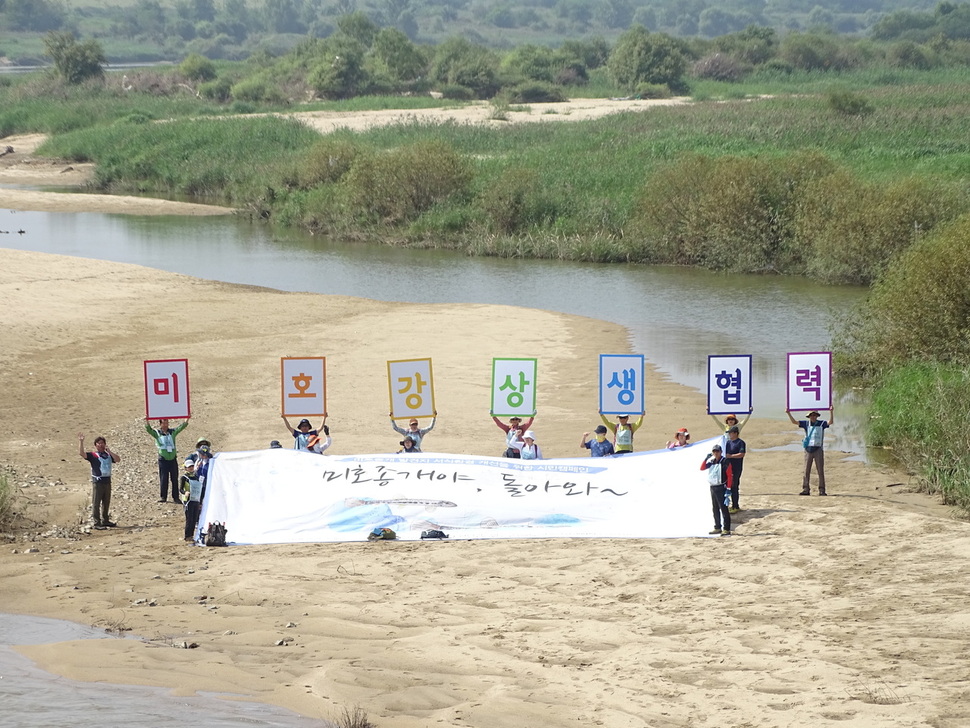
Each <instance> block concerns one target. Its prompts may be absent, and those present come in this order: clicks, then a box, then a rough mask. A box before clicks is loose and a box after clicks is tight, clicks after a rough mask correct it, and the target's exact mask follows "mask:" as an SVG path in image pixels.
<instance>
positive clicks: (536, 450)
mask: <svg viewBox="0 0 970 728" xmlns="http://www.w3.org/2000/svg"><path fill="white" fill-rule="evenodd" d="M518 432H519V433H520V437H521V439H516V440H513V441H512V442H511V445H512V447H514V448H515V449H516V450H518V451H519V452H520V453H521V457H522V459H523V460H542V448H540V447H539V446H538V445H537V444H536V433H534V432H533V431H532V430H526V431H525V432H522V430H518Z"/></svg>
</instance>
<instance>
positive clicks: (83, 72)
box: [44, 31, 108, 84]
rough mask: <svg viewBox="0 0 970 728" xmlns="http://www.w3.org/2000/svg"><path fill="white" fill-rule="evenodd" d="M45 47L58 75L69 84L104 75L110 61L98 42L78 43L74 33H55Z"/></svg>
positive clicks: (52, 33)
mask: <svg viewBox="0 0 970 728" xmlns="http://www.w3.org/2000/svg"><path fill="white" fill-rule="evenodd" d="M44 47H45V48H46V49H47V55H48V56H50V58H51V60H53V61H54V68H55V69H56V70H57V74H58V75H59V76H60V77H61V78H63V79H64V80H65V81H66V82H67V83H69V84H78V83H81V82H82V81H85V80H87V79H89V78H100V77H101V76H103V75H104V65H105V64H106V63H107V62H108V59H107V58H105V55H104V50H102V48H101V44H100V43H98V42H97V41H96V40H88V41H85V42H84V43H78V42H77V41H76V40H75V39H74V35H73V34H72V33H65V32H62V31H54V32H51V33H48V34H47V36H46V37H45V38H44Z"/></svg>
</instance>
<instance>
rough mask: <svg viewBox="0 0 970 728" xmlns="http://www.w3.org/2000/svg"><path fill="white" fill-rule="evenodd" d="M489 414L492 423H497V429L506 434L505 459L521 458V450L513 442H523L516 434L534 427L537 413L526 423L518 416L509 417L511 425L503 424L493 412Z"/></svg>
mask: <svg viewBox="0 0 970 728" xmlns="http://www.w3.org/2000/svg"><path fill="white" fill-rule="evenodd" d="M489 414H490V415H491V416H492V422H494V423H495V425H496V427H498V428H499V429H500V430H501V431H502V432H504V433H505V455H504V457H507V458H517V457H519V456H520V455H519V450H518V448H515V447H513V446H512V442H513V441H514V440H517V441H519V442H521V440H519V436H518V435H517V434H516V433H517V432H518V431H520V430H528V429H530V428H531V427H532V422H533V420H535V418H536V413H535V412H533V413H532V416H531V417H530V418H529V419H528V421H526V422H525V423H523V422H522V418H521V417H519V416H518V415H513V416H512V417H509V424H507V425H506V424H505V423H504V422H502V420H500V419H499V418H498V417H496V416H495V413H494V412H492V411H491V410H490V411H489Z"/></svg>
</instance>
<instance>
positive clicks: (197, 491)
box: [179, 458, 204, 543]
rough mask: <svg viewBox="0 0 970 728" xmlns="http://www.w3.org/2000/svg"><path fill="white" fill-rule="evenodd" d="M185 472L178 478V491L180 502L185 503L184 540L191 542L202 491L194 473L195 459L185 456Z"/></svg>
mask: <svg viewBox="0 0 970 728" xmlns="http://www.w3.org/2000/svg"><path fill="white" fill-rule="evenodd" d="M182 467H184V468H185V472H184V473H183V474H182V477H181V478H179V491H180V492H181V495H182V503H184V504H185V541H186V542H187V543H193V542H194V541H195V530H196V524H198V522H199V514H200V513H201V512H202V492H203V489H204V487H203V483H202V481H201V480H200V479H199V476H198V473H196V461H195V460H193V459H192V458H186V459H185V462H184V463H182Z"/></svg>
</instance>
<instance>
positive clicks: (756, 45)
mask: <svg viewBox="0 0 970 728" xmlns="http://www.w3.org/2000/svg"><path fill="white" fill-rule="evenodd" d="M714 47H715V48H717V50H719V51H721V52H722V53H727V54H729V55H731V56H733V57H734V58H737V59H738V60H739V61H744V62H745V63H750V64H751V65H754V66H756V65H759V64H761V63H765V62H766V61H768V60H770V59H772V58H774V57H775V54H776V53H777V50H778V33H776V32H775V29H774V28H768V27H765V26H763V25H749V26H748V27H747V28H745V29H744V30H742V31H740V32H738V33H730V34H728V35H722V36H721V37H719V38H716V39H715V40H714Z"/></svg>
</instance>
